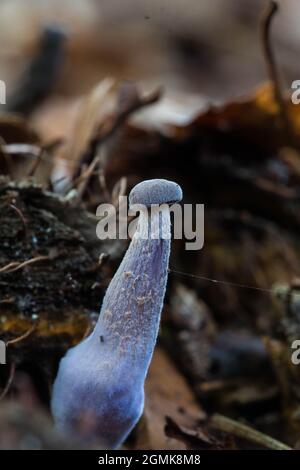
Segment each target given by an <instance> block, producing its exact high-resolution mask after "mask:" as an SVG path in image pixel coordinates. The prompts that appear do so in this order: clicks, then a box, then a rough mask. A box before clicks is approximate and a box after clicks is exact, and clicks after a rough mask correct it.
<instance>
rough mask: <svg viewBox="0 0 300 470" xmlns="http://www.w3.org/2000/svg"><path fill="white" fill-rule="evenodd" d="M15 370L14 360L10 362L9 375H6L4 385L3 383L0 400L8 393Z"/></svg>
mask: <svg viewBox="0 0 300 470" xmlns="http://www.w3.org/2000/svg"><path fill="white" fill-rule="evenodd" d="M15 372H16V364H15V363H14V362H12V363H11V366H10V371H9V377H8V380H7V382H6V385H5V387H4V389H3V391H2V393H1V395H0V400H2V399H3V398H4V397H5V396H6V394H7V393H8V391H9V389H10V387H11V384H12V381H13V380H14V376H15Z"/></svg>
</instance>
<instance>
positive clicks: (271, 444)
mask: <svg viewBox="0 0 300 470" xmlns="http://www.w3.org/2000/svg"><path fill="white" fill-rule="evenodd" d="M209 424H210V425H211V427H213V428H215V429H218V430H219V431H223V432H226V433H230V434H233V435H235V436H236V437H239V438H241V439H246V440H247V441H250V442H254V443H255V444H259V445H261V446H263V447H266V448H267V449H272V450H292V448H291V447H289V446H287V445H286V444H283V443H282V442H280V441H277V439H273V437H270V436H267V435H266V434H263V433H262V432H260V431H256V430H255V429H253V428H251V427H250V426H247V425H246V424H243V423H240V422H239V421H234V420H233V419H231V418H228V417H227V416H223V415H220V414H218V413H216V414H214V415H212V417H211V418H210V420H209Z"/></svg>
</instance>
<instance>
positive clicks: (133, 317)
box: [51, 179, 182, 449]
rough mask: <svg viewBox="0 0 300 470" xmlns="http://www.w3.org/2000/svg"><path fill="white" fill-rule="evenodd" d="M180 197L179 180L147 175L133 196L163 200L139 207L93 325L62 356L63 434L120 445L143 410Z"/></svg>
mask: <svg viewBox="0 0 300 470" xmlns="http://www.w3.org/2000/svg"><path fill="white" fill-rule="evenodd" d="M181 199H182V191H181V188H180V186H178V185H177V184H176V183H174V182H172V181H167V180H163V179H154V180H148V181H143V182H141V183H139V184H138V185H137V186H135V187H134V188H133V189H132V191H131V193H130V195H129V202H130V206H132V205H134V204H143V205H145V206H147V207H149V206H151V205H152V204H160V205H161V204H163V206H161V208H160V210H159V211H154V213H153V214H152V215H151V218H150V217H148V213H149V212H150V210H148V211H146V212H141V214H140V216H139V220H138V225H137V230H136V232H135V234H134V236H133V238H132V241H131V243H130V245H129V248H128V250H127V252H126V254H125V256H124V258H123V260H122V262H121V264H120V266H119V268H118V270H117V272H116V273H115V275H114V277H113V279H112V280H111V282H110V284H109V287H108V289H107V292H106V295H105V297H104V299H103V303H102V307H101V311H100V315H99V319H98V321H97V324H96V326H95V328H94V331H93V332H92V333H91V334H90V336H89V337H88V338H86V339H85V340H83V341H82V342H81V343H79V344H78V345H77V346H75V347H73V348H71V349H70V350H69V351H68V352H67V353H66V355H65V356H64V357H63V359H62V360H61V362H60V365H59V370H58V374H57V377H56V379H55V382H54V386H53V395H52V402H51V408H52V413H53V417H54V420H55V423H56V426H57V428H58V429H59V430H60V431H61V432H63V433H64V434H73V435H75V436H77V437H79V438H81V439H82V440H84V441H86V442H91V441H97V442H100V443H101V444H102V446H103V447H105V448H109V449H115V448H117V447H119V446H120V445H121V444H122V442H123V441H124V440H125V439H126V437H127V435H128V434H129V432H130V431H131V430H132V429H133V427H134V426H135V424H136V423H137V421H138V420H139V418H140V416H141V414H142V412H143V407H144V382H145V378H146V374H147V371H148V368H149V364H150V361H151V357H152V354H153V350H154V347H155V343H156V339H157V334H158V329H159V323H160V315H161V310H162V307H163V301H164V296H165V290H166V284H167V278H168V263H169V255H170V244H171V236H170V234H171V222H170V210H169V206H168V204H170V203H173V202H176V201H180V200H181ZM155 235H156V238H155ZM151 237H152V238H151Z"/></svg>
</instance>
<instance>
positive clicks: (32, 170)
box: [27, 148, 45, 178]
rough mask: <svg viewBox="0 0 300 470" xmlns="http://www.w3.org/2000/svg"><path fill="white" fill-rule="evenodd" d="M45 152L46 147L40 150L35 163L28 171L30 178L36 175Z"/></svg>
mask: <svg viewBox="0 0 300 470" xmlns="http://www.w3.org/2000/svg"><path fill="white" fill-rule="evenodd" d="M44 153H45V151H44V149H43V148H40V151H39V153H38V155H37V157H36V159H35V160H34V162H33V164H32V165H31V167H30V168H29V171H28V174H27V176H28V177H29V178H31V177H33V176H34V175H35V172H36V170H37V169H38V166H39V165H40V163H41V161H42V160H43V157H44Z"/></svg>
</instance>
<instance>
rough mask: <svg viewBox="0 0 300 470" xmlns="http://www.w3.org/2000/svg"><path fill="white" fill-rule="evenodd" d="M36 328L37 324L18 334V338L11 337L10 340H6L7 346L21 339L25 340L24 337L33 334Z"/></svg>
mask: <svg viewBox="0 0 300 470" xmlns="http://www.w3.org/2000/svg"><path fill="white" fill-rule="evenodd" d="M35 328H36V325H32V326H31V327H30V328H29V330H27V331H26V332H25V333H23V334H22V335H21V336H18V337H17V338H14V339H11V340H9V341H6V346H11V345H12V344H17V343H20V341H23V340H24V339H26V338H28V336H30V335H31V333H33V332H34V330H35Z"/></svg>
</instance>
